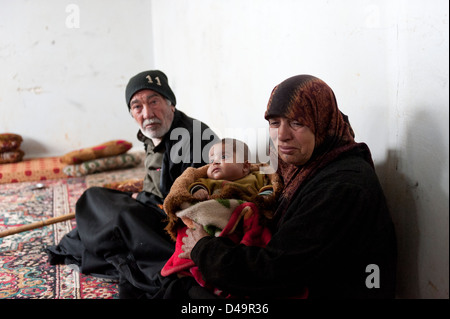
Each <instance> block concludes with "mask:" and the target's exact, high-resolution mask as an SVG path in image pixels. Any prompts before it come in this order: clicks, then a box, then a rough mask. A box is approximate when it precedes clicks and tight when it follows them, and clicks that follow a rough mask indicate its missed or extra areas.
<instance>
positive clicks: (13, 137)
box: [0, 133, 22, 152]
mask: <svg viewBox="0 0 450 319" xmlns="http://www.w3.org/2000/svg"><path fill="white" fill-rule="evenodd" d="M20 143H22V136H20V135H17V134H12V133H2V134H0V152H6V151H12V150H16V149H18V148H19V146H20Z"/></svg>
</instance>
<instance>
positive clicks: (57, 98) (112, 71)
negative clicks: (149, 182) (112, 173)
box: [0, 0, 154, 158]
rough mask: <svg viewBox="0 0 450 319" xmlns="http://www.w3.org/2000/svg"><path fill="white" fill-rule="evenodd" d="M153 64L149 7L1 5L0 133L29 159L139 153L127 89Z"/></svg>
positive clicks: (133, 0) (119, 3) (48, 2)
mask: <svg viewBox="0 0 450 319" xmlns="http://www.w3.org/2000/svg"><path fill="white" fill-rule="evenodd" d="M70 4H75V5H76V7H75V8H74V7H73V6H70ZM76 10H78V11H76ZM77 13H78V19H77V18H76V15H77ZM78 22H79V24H77V23H78ZM153 62H154V59H153V49H152V23H151V3H150V2H149V1H145V0H130V1H123V0H116V1H104V0H103V1H87V0H77V1H61V0H39V1H25V0H20V1H14V0H0V70H1V75H0V133H4V132H11V133H17V134H20V135H22V137H23V139H24V142H23V144H22V147H21V148H22V149H23V151H25V157H26V158H30V157H37V156H58V155H62V154H64V153H66V152H68V151H71V150H74V149H79V148H82V147H87V146H93V145H97V144H100V143H103V142H106V141H109V140H113V139H126V140H128V141H130V142H132V143H133V144H134V146H135V147H139V148H140V149H141V148H142V146H141V145H142V144H141V143H140V142H139V141H138V140H137V139H136V133H137V127H136V124H135V123H134V120H133V119H132V118H131V116H130V115H129V114H128V111H127V106H126V103H125V93H124V91H125V86H126V84H127V82H128V79H129V78H130V77H131V76H133V75H134V74H136V73H138V72H140V71H142V70H143V69H150V68H152V67H153Z"/></svg>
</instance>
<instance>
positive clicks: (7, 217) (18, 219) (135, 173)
mask: <svg viewBox="0 0 450 319" xmlns="http://www.w3.org/2000/svg"><path fill="white" fill-rule="evenodd" d="M139 176H143V171H142V168H134V169H128V170H122V171H114V172H109V173H101V174H94V175H90V176H88V177H86V178H85V177H80V178H70V179H58V180H50V181H43V182H42V183H43V184H44V188H36V185H37V184H36V182H24V183H15V184H3V185H0V231H2V230H5V229H7V228H9V227H14V226H21V225H24V224H30V223H33V222H37V221H41V220H44V219H46V218H50V217H56V216H60V215H65V214H68V213H71V212H74V208H75V203H76V201H77V199H78V198H79V197H80V196H81V194H82V193H83V191H84V190H85V189H86V188H87V187H90V186H96V185H98V186H101V185H103V184H106V183H112V182H117V181H124V180H128V179H131V178H136V177H139ZM75 226H76V225H75V220H74V219H72V220H69V221H66V222H61V223H57V224H53V225H49V226H45V227H42V228H38V229H34V230H30V231H26V232H23V233H19V234H15V235H11V236H7V237H3V238H0V299H3V298H14V299H29V298H33V299H114V298H118V290H117V283H116V282H111V281H107V280H104V279H99V278H94V277H92V276H86V275H83V274H80V273H78V272H77V271H75V270H73V269H71V268H69V267H68V266H65V265H58V266H51V265H49V264H48V263H47V255H46V254H45V253H44V252H43V248H45V247H46V246H49V245H54V244H57V243H58V242H59V241H60V239H61V238H62V236H64V234H66V233H67V232H69V231H70V230H71V229H73V228H74V227H75Z"/></svg>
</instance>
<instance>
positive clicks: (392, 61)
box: [0, 0, 449, 298]
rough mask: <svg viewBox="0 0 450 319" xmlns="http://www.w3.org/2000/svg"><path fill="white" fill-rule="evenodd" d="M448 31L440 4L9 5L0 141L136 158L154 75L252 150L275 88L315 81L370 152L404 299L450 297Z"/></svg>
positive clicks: (0, 29)
mask: <svg viewBox="0 0 450 319" xmlns="http://www.w3.org/2000/svg"><path fill="white" fill-rule="evenodd" d="M69 4H75V5H77V6H78V8H79V14H80V15H79V18H80V20H79V22H80V25H79V28H68V26H67V24H66V22H68V23H69V26H70V23H73V22H74V21H73V20H70V19H69V21H66V20H67V19H68V18H69V17H70V15H71V14H73V12H71V11H70V10H69V12H66V8H67V6H68V5H69ZM448 27H449V22H448V3H447V1H445V0H431V1H425V0H339V1H326V0H316V1H308V0H245V1H244V0H189V1H186V0H163V1H162V0H157V1H155V0H153V1H151V0H114V1H105V0H97V1H87V0H83V1H82V0H67V1H62V0H35V1H27V0H16V1H13V0H0V71H1V73H0V132H7V131H8V132H14V133H18V134H21V135H22V136H23V137H24V140H25V141H24V143H23V150H24V151H25V152H26V156H27V157H35V156H52V155H61V154H63V153H65V152H68V151H70V150H73V149H75V148H80V147H85V146H90V145H95V144H98V143H102V142H104V141H108V140H111V139H118V138H121V139H127V140H129V141H131V142H133V143H134V145H135V147H137V148H140V145H139V142H138V141H137V140H136V138H135V134H136V131H137V129H136V125H135V124H134V122H133V120H132V119H131V117H130V116H129V115H128V113H127V110H126V105H125V102H124V89H125V86H126V83H127V81H128V79H129V77H131V76H133V75H134V74H136V73H137V72H140V71H142V70H144V69H150V68H159V69H161V70H163V71H164V72H165V73H166V74H167V75H168V77H169V83H171V85H172V87H173V90H174V91H175V94H176V95H177V101H178V105H177V107H178V108H179V109H180V110H183V111H186V113H188V114H189V115H191V116H194V117H197V118H198V119H200V120H204V121H205V122H207V123H208V124H210V125H211V126H212V127H213V128H215V130H216V131H217V132H218V133H220V134H221V135H222V136H225V135H226V136H231V135H233V136H237V137H239V138H243V139H245V138H246V136H245V135H246V134H250V133H252V132H254V131H255V130H256V131H258V129H260V130H263V132H265V130H266V129H267V125H266V122H265V120H264V118H263V114H264V110H265V108H266V104H267V100H268V97H269V95H270V92H271V90H272V88H273V87H274V86H275V85H276V84H278V83H279V82H281V81H282V80H284V79H286V78H287V77H289V76H292V75H296V74H301V73H308V74H312V75H315V76H318V77H320V78H322V79H323V80H324V81H325V82H327V83H328V84H329V85H330V86H331V87H332V88H333V90H334V92H335V94H336V96H337V99H338V103H339V105H340V108H341V109H342V111H343V112H344V113H346V114H348V115H349V117H350V120H351V123H352V125H353V128H354V130H355V132H356V135H357V140H358V141H364V142H366V143H367V144H368V145H369V146H370V148H371V150H372V153H373V157H374V160H375V163H376V165H377V171H378V172H379V176H380V179H381V181H382V184H383V187H384V189H385V192H386V195H387V197H388V202H389V206H390V208H391V211H392V215H393V219H394V222H395V225H396V229H397V235H398V240H399V281H398V283H399V293H398V295H399V297H400V298H448V287H449V282H448V274H449V268H448V262H449V259H448V252H449V245H448V244H449V237H448V225H449V221H448V211H449V205H448V202H449V200H448V199H449V187H448V185H449V184H448V183H449V169H448V168H449V155H448V154H449V77H448V67H449V65H448V61H449V51H448V47H449V42H448V35H449V34H448ZM246 129H248V130H246ZM263 142H264V141H263V140H258V144H259V146H261V145H262V144H263ZM252 147H253V148H254V149H255V146H254V145H252ZM381 280H382V279H381ZM381 284H382V281H381Z"/></svg>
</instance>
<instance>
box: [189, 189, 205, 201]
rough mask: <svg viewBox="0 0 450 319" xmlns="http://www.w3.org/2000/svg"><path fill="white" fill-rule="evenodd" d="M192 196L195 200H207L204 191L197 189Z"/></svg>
mask: <svg viewBox="0 0 450 319" xmlns="http://www.w3.org/2000/svg"><path fill="white" fill-rule="evenodd" d="M192 196H193V197H194V198H195V199H197V200H207V199H209V194H208V191H207V190H206V189H199V190H198V191H196V192H195V193H194V194H192Z"/></svg>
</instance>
